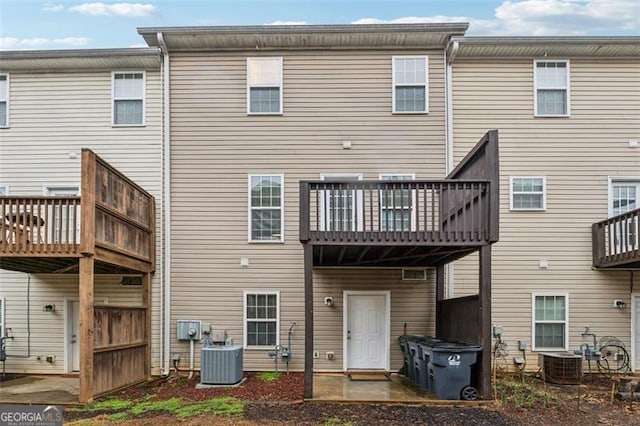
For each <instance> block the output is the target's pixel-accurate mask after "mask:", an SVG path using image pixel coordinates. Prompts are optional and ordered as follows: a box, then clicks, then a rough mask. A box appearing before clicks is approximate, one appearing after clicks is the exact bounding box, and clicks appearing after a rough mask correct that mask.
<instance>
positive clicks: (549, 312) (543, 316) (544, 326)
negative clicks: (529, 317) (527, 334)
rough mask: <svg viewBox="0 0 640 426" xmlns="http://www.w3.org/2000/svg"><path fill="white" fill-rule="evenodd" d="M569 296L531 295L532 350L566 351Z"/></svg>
mask: <svg viewBox="0 0 640 426" xmlns="http://www.w3.org/2000/svg"><path fill="white" fill-rule="evenodd" d="M568 299H569V295H567V294H533V350H541V349H547V350H567V349H568V340H567V330H568V329H569V327H568V325H569V315H568V305H569V300H568Z"/></svg>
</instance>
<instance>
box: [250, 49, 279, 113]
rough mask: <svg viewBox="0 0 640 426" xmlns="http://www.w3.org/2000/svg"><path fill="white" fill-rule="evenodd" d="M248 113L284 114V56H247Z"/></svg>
mask: <svg viewBox="0 0 640 426" xmlns="http://www.w3.org/2000/svg"><path fill="white" fill-rule="evenodd" d="M247 113H248V114H282V58H247Z"/></svg>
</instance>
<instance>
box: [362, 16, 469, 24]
mask: <svg viewBox="0 0 640 426" xmlns="http://www.w3.org/2000/svg"><path fill="white" fill-rule="evenodd" d="M430 22H469V18H466V17H460V16H445V15H435V16H405V17H403V18H396V19H389V20H384V19H377V18H362V19H358V20H357V21H353V22H351V23H352V24H426V23H430Z"/></svg>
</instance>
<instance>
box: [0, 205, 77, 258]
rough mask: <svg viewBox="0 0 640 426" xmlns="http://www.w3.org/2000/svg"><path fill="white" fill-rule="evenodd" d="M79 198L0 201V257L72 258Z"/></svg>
mask: <svg viewBox="0 0 640 426" xmlns="http://www.w3.org/2000/svg"><path fill="white" fill-rule="evenodd" d="M79 243H80V197H68V196H65V197H0V254H2V255H15V256H21V255H33V254H38V255H53V256H64V255H70V256H75V255H77V254H78V253H79V250H78V245H79Z"/></svg>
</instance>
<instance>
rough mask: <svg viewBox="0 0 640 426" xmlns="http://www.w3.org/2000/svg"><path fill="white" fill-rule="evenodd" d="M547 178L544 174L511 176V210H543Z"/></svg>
mask: <svg viewBox="0 0 640 426" xmlns="http://www.w3.org/2000/svg"><path fill="white" fill-rule="evenodd" d="M546 192H547V180H546V178H545V177H544V176H514V177H512V178H511V210H545V209H546V208H547V196H546Z"/></svg>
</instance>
